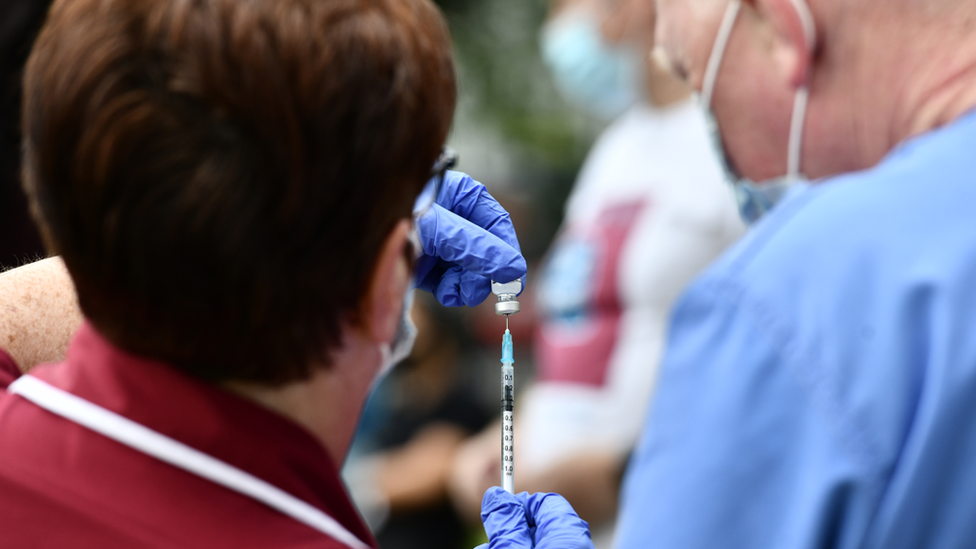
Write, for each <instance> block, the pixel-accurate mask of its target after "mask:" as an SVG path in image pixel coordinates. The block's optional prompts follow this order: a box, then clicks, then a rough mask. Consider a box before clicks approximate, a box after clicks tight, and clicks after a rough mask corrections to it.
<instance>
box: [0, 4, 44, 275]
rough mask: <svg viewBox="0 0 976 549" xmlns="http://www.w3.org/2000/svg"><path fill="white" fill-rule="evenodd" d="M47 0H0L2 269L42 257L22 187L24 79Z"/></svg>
mask: <svg viewBox="0 0 976 549" xmlns="http://www.w3.org/2000/svg"><path fill="white" fill-rule="evenodd" d="M49 5H50V2H49V1H48V0H4V1H3V2H0V270H2V269H3V268H10V267H16V266H18V265H21V264H23V263H28V262H30V261H33V260H35V259H37V258H39V257H42V256H43V255H44V246H43V245H42V244H41V236H40V234H39V233H38V232H37V228H36V227H35V226H34V223H33V222H32V221H31V218H30V213H29V212H28V210H27V197H26V196H24V191H23V189H21V185H20V135H21V132H20V105H21V91H20V80H21V77H22V76H23V69H24V63H25V62H26V61H27V54H28V53H30V48H31V44H33V42H34V38H35V36H36V35H37V32H38V30H40V28H41V24H42V23H43V22H44V14H45V13H47V7H48V6H49Z"/></svg>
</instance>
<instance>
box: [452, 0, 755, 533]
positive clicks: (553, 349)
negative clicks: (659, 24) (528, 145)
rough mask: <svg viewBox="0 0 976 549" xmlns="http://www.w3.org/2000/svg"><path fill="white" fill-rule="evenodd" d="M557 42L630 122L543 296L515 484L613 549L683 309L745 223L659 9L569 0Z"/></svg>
mask: <svg viewBox="0 0 976 549" xmlns="http://www.w3.org/2000/svg"><path fill="white" fill-rule="evenodd" d="M541 45H542V53H543V58H544V60H545V61H546V63H547V65H548V66H549V68H550V70H551V71H552V74H553V78H554V81H555V83H556V84H557V86H558V88H559V89H560V90H561V91H563V92H564V94H565V95H566V96H567V98H568V99H570V100H573V101H575V102H576V103H578V104H579V105H580V106H581V107H583V108H586V109H587V110H588V111H589V112H590V113H592V114H593V115H596V116H602V117H614V120H613V122H612V124H610V126H609V127H608V128H607V129H606V130H605V131H604V132H603V134H602V135H601V136H600V137H599V139H598V140H597V142H596V144H595V145H594V146H593V148H592V149H591V151H590V153H589V155H588V157H587V159H586V162H585V164H584V165H583V168H582V170H581V172H580V174H579V176H578V179H577V181H576V184H575V186H574V188H573V191H572V194H571V195H570V198H569V201H568V203H567V205H566V217H565V221H564V223H563V227H562V229H561V231H560V234H559V236H558V238H557V240H556V241H555V243H554V244H553V246H552V248H551V249H550V251H549V254H548V260H547V261H546V264H545V266H544V268H543V270H542V273H541V274H540V275H539V279H538V280H537V284H536V286H535V287H536V288H537V290H536V291H537V292H538V295H537V303H538V308H539V312H540V314H541V319H540V327H539V329H538V331H537V333H536V337H535V342H534V343H535V354H536V379H535V380H534V383H533V384H532V386H531V388H529V389H527V390H526V391H525V392H524V393H523V395H524V396H523V397H521V398H520V399H519V400H518V406H517V408H518V411H517V416H518V417H517V421H516V444H515V447H516V475H515V485H516V489H517V490H518V491H521V490H528V491H529V492H536V491H554V492H559V493H561V494H562V495H564V496H566V497H567V499H569V500H570V502H571V503H572V504H573V506H574V507H575V508H576V510H577V511H579V513H580V516H581V517H582V518H584V519H585V520H587V521H589V523H590V525H591V527H593V532H594V541H595V542H596V545H597V546H598V547H606V546H608V545H609V544H610V538H611V536H612V532H613V528H612V525H613V522H614V517H615V510H616V502H617V497H618V488H619V484H620V479H621V477H622V474H623V468H624V465H625V463H626V460H627V456H628V454H629V453H630V451H631V449H632V448H633V447H634V444H635V441H636V439H637V436H638V433H639V432H640V427H641V418H642V416H643V412H644V410H645V408H646V407H647V403H648V400H649V399H650V397H651V394H652V392H653V388H654V382H655V378H656V375H657V364H658V361H659V358H660V355H661V352H662V348H663V346H664V340H665V336H666V325H667V319H668V315H669V313H670V310H671V306H672V303H673V301H674V300H675V298H676V297H677V296H678V295H679V293H680V292H681V291H682V290H683V288H684V287H685V286H686V285H687V284H688V282H689V281H690V280H691V279H692V278H693V277H694V276H695V275H696V274H697V273H698V272H699V271H700V270H701V269H703V268H704V267H705V266H706V265H708V263H709V262H711V261H712V260H713V259H714V258H716V257H717V256H718V255H719V254H720V253H721V252H722V251H723V250H724V249H725V248H726V247H727V246H728V245H729V244H731V243H732V242H734V241H735V240H736V239H737V238H738V237H739V236H740V234H741V233H742V231H743V224H742V222H741V220H740V219H739V217H738V215H737V212H736V207H735V201H734V199H733V194H732V192H731V189H730V188H729V186H728V184H727V183H725V181H724V179H723V173H722V170H721V166H720V164H719V162H718V159H717V158H716V156H715V153H714V150H713V148H712V146H711V142H710V140H709V134H708V131H707V127H706V121H705V117H704V114H703V112H702V111H701V109H699V108H698V105H697V103H696V101H695V100H694V99H693V97H692V94H691V89H690V88H689V87H688V86H687V85H686V84H684V83H683V82H681V81H680V80H679V79H678V78H676V77H675V76H673V75H672V74H671V73H670V72H668V71H667V70H666V69H664V68H661V67H660V66H659V65H658V64H657V63H656V62H655V61H654V59H653V58H652V57H651V56H650V55H649V52H650V51H651V49H652V48H653V46H654V5H653V2H648V1H645V0H620V1H616V0H615V1H610V0H563V1H560V2H555V3H553V4H552V12H551V15H550V19H549V20H548V21H547V23H546V24H545V27H544V28H543V31H542V40H541ZM497 429H498V428H497V424H496V426H493V427H490V428H489V429H487V430H486V431H485V432H484V433H483V434H482V435H481V436H480V437H478V438H476V439H473V440H472V441H471V442H470V443H468V445H467V446H466V447H465V448H464V449H463V450H462V451H461V452H459V454H458V459H457V463H456V465H455V472H454V474H453V476H452V481H453V492H454V494H455V497H456V501H457V503H458V505H459V507H460V508H461V509H462V510H464V512H465V513H466V515H467V516H468V517H469V519H471V520H476V517H477V516H478V512H479V509H480V506H481V499H482V495H483V494H484V491H485V489H486V488H488V487H489V486H491V485H493V484H497V482H498V478H497V477H498V470H499V467H500V466H499V455H498V452H497V451H494V452H492V448H495V447H497V445H498V436H499V435H498V430H497Z"/></svg>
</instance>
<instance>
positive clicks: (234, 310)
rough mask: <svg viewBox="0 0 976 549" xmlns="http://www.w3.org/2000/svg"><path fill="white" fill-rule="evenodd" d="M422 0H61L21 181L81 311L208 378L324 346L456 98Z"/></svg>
mask: <svg viewBox="0 0 976 549" xmlns="http://www.w3.org/2000/svg"><path fill="white" fill-rule="evenodd" d="M454 78H455V77H454V67H453V61H452V58H451V53H450V39H449V36H448V33H447V30H446V28H445V25H444V22H443V20H442V18H441V16H440V14H439V12H438V11H437V9H436V8H435V7H434V6H433V5H432V4H431V3H430V1H429V0H60V1H58V2H56V3H55V5H54V6H53V7H52V9H51V12H50V14H49V17H48V21H47V23H46V24H45V27H44V29H43V30H42V32H41V35H40V37H39V39H38V41H37V44H36V45H35V48H34V51H33V53H32V54H31V58H30V61H29V63H28V68H27V71H26V75H25V88H24V98H25V109H24V118H23V122H24V132H25V172H24V175H25V183H24V184H25V188H26V190H27V192H28V194H29V196H30V198H31V201H32V206H33V208H34V213H35V216H36V217H37V219H38V221H39V223H40V224H41V226H42V230H43V232H44V233H45V237H46V239H47V242H48V246H49V248H50V249H51V251H52V252H54V253H59V254H62V255H63V257H64V260H65V263H66V264H67V266H68V269H69V271H70V272H71V275H72V278H73V279H74V281H75V284H76V287H77V290H78V296H79V301H80V304H81V307H82V310H83V311H84V313H85V315H86V316H87V317H88V318H89V319H90V320H91V321H92V322H93V323H94V324H95V326H96V327H97V328H98V329H99V330H100V331H101V332H102V333H103V334H105V335H106V336H107V337H109V339H111V340H112V341H114V342H115V343H116V344H118V345H119V346H121V347H123V348H125V349H127V350H130V351H132V352H136V353H139V354H144V355H148V356H152V357H156V358H160V359H163V360H167V361H170V362H172V363H174V364H176V365H178V366H179V367H181V368H183V369H185V370H186V371H188V372H190V373H192V374H194V375H196V376H199V377H202V378H204V379H209V380H223V379H238V380H246V381H257V382H263V383H269V384H277V383H284V382H288V381H293V380H299V379H304V378H306V377H307V376H308V375H309V373H310V371H309V370H310V365H313V364H322V365H327V364H328V355H329V351H330V350H331V349H334V348H336V347H337V346H338V345H340V343H341V342H340V341H339V338H340V334H341V330H340V326H341V324H342V323H343V322H345V321H350V322H355V321H356V313H357V311H358V310H359V307H360V302H361V301H362V299H363V297H364V296H363V294H364V292H365V289H366V285H367V283H368V282H369V275H370V273H371V270H372V268H373V262H374V260H375V258H376V256H377V254H378V253H379V249H380V246H381V245H382V243H383V241H384V239H385V237H386V236H387V234H388V233H389V231H390V230H391V229H392V227H393V226H394V224H395V223H396V222H397V220H399V219H402V218H405V217H408V216H409V215H410V212H411V206H412V204H413V200H414V198H415V197H416V195H417V194H418V193H419V191H420V189H421V188H422V187H423V185H424V183H425V181H426V180H427V178H428V175H429V170H430V167H431V165H432V164H433V162H434V160H435V158H436V157H437V154H438V152H439V151H440V148H441V145H442V144H443V141H444V139H445V137H446V135H447V131H448V129H449V126H450V123H451V118H452V114H453V110H454V103H455V80H454Z"/></svg>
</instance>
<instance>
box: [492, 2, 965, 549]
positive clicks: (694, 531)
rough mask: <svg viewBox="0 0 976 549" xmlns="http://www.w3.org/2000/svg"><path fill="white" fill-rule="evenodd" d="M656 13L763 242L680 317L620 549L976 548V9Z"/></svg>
mask: <svg viewBox="0 0 976 549" xmlns="http://www.w3.org/2000/svg"><path fill="white" fill-rule="evenodd" d="M657 6H658V14H657V15H658V22H657V23H658V24H657V36H658V40H659V44H660V45H661V46H663V48H664V51H665V52H666V53H667V54H668V57H669V59H670V61H671V62H672V64H673V66H674V68H675V70H676V72H678V73H679V74H683V75H685V76H686V77H687V78H688V79H689V80H690V81H691V83H692V84H693V85H695V86H696V87H697V88H698V89H700V90H701V92H702V96H701V99H702V103H703V107H706V108H709V109H710V110H711V111H712V112H713V114H714V117H715V120H716V121H717V126H716V128H717V130H718V136H717V137H718V138H719V139H717V143H721V145H722V148H723V149H724V152H725V154H726V158H727V159H728V164H729V166H728V168H729V173H730V176H731V178H732V179H733V180H734V181H735V182H736V183H735V191H736V195H737V197H738V198H739V200H740V209H741V212H742V213H743V216H744V217H745V218H747V219H749V220H751V221H754V222H755V224H754V225H753V227H752V229H751V231H750V233H749V234H748V235H747V236H746V237H745V238H744V239H743V240H742V241H740V242H739V243H738V245H736V246H735V247H733V248H732V249H731V250H730V252H729V253H727V254H726V255H725V256H724V257H723V258H721V259H720V260H719V261H718V262H717V263H716V264H714V265H713V266H712V267H711V268H710V269H709V270H708V271H707V272H706V273H705V274H703V275H702V276H701V277H700V278H699V279H698V280H697V281H696V282H695V283H694V284H693V285H692V286H691V287H690V288H689V289H688V291H687V292H686V294H685V296H684V297H683V299H682V300H681V301H680V303H679V305H678V306H677V308H676V310H675V312H674V314H673V318H672V323H671V329H670V339H669V345H668V350H667V351H666V355H665V358H664V362H663V365H662V368H661V374H660V379H659V383H658V387H657V392H656V398H655V400H654V402H653V404H652V406H651V408H650V409H649V410H648V412H647V417H646V424H645V427H644V430H643V434H642V439H641V441H640V443H639V445H638V449H637V450H636V451H635V454H634V455H633V457H632V459H631V463H630V465H629V469H628V472H627V474H626V478H625V484H624V488H623V495H622V501H621V517H620V522H619V525H618V538H617V540H616V546H617V547H618V548H619V549H638V548H640V549H653V548H706V547H726V548H749V549H763V548H776V549H793V548H817V547H837V548H886V549H898V548H906V549H907V548H922V547H924V548H928V549H933V548H935V549H939V548H956V547H972V546H973V545H974V544H976V520H973V517H974V516H976V465H974V464H976V112H974V111H973V108H974V106H976V34H974V33H973V32H972V24H973V21H976V2H973V1H971V0H938V1H925V0H858V1H856V2H853V1H849V0H741V1H740V0H658V2H657ZM747 178H748V179H747ZM807 178H811V179H812V180H811V179H807ZM493 497H494V498H495V499H497V494H496V495H494V496H493ZM494 504H495V505H496V507H497V502H495V503H494ZM486 511H491V510H490V509H486ZM486 524H487V523H486ZM529 531H531V530H529ZM535 533H536V534H538V531H536V532H535ZM547 535H553V530H552V529H550V530H549V533H548V534H547ZM547 539H548V538H546V537H539V536H538V535H536V537H535V538H534V539H533V542H532V543H534V544H535V546H536V547H539V546H541V545H543V544H544V543H545V542H546V540H547ZM568 545H569V544H566V546H568ZM513 546H517V547H529V546H531V545H529V544H525V543H522V544H518V543H515V544H513ZM577 546H579V547H583V546H584V545H582V544H579V545H577Z"/></svg>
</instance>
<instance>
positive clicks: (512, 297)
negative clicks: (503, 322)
mask: <svg viewBox="0 0 976 549" xmlns="http://www.w3.org/2000/svg"><path fill="white" fill-rule="evenodd" d="M491 291H492V293H493V294H495V295H497V296H498V302H497V303H495V314H496V315H503V316H508V315H513V314H515V313H517V312H519V311H520V310H522V307H521V306H520V305H519V302H518V294H519V292H521V291H522V279H521V278H516V279H515V280H513V281H511V282H506V283H504V284H501V283H498V282H495V281H494V280H492V281H491Z"/></svg>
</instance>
